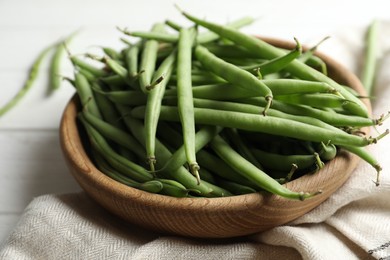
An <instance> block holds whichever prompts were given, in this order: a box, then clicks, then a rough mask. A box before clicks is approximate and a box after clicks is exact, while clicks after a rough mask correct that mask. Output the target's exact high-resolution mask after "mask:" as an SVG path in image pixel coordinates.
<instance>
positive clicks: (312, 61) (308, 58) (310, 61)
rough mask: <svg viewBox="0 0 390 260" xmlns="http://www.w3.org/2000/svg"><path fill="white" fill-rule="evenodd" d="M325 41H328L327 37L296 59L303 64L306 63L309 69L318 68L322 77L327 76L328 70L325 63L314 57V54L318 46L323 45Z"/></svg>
mask: <svg viewBox="0 0 390 260" xmlns="http://www.w3.org/2000/svg"><path fill="white" fill-rule="evenodd" d="M327 39H329V36H327V37H325V38H323V39H322V40H321V41H320V42H318V43H317V44H316V45H314V46H313V47H311V48H310V49H308V50H307V51H305V52H304V53H303V54H302V55H301V56H300V57H299V58H298V59H299V60H300V61H302V62H304V63H306V64H307V65H309V66H310V67H313V68H320V71H321V72H322V74H324V75H328V68H327V65H326V63H325V62H324V61H323V60H322V59H321V58H319V57H318V56H314V54H315V51H316V50H317V48H318V46H319V45H320V44H321V43H323V42H324V41H326V40H327Z"/></svg>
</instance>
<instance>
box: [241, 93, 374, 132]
mask: <svg viewBox="0 0 390 260" xmlns="http://www.w3.org/2000/svg"><path fill="white" fill-rule="evenodd" d="M237 101H240V102H245V103H248V104H254V105H260V106H264V105H265V102H264V101H263V99H261V98H250V99H245V100H237ZM272 107H273V108H274V109H275V110H279V111H282V112H285V113H289V114H293V115H301V116H307V117H313V118H317V119H319V120H321V121H324V122H326V123H328V124H331V125H333V126H360V127H361V126H373V125H376V124H377V123H378V122H379V121H380V120H376V119H371V118H366V117H360V116H352V115H342V114H338V113H334V112H329V111H325V110H322V109H316V108H313V107H309V106H303V105H291V104H286V103H283V102H280V101H278V100H273V102H272Z"/></svg>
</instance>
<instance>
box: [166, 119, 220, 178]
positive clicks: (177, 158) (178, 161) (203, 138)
mask: <svg viewBox="0 0 390 260" xmlns="http://www.w3.org/2000/svg"><path fill="white" fill-rule="evenodd" d="M221 131H222V128H221V127H214V126H211V127H210V126H205V127H202V128H201V129H200V130H199V131H198V132H197V133H196V134H195V152H198V151H199V150H200V149H202V148H204V147H205V146H206V145H207V144H208V143H209V142H210V141H211V140H212V139H213V138H214V136H215V135H217V134H218V133H219V132H221ZM185 162H186V154H185V146H184V145H183V146H181V147H180V148H178V149H177V150H176V151H175V152H174V153H173V155H172V157H171V158H170V159H169V160H168V161H166V163H165V164H164V166H163V167H162V168H161V169H160V170H159V171H175V170H177V169H178V168H180V167H181V166H183V164H185Z"/></svg>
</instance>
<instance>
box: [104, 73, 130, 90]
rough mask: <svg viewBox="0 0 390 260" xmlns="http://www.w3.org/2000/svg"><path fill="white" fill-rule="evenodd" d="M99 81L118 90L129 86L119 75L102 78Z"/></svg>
mask: <svg viewBox="0 0 390 260" xmlns="http://www.w3.org/2000/svg"><path fill="white" fill-rule="evenodd" d="M99 81H101V82H104V83H105V84H106V85H109V86H110V88H111V87H115V88H116V89H124V88H126V86H127V83H126V81H125V80H124V79H123V78H122V77H121V76H119V75H110V76H106V77H100V78H99Z"/></svg>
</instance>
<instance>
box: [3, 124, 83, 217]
mask: <svg viewBox="0 0 390 260" xmlns="http://www.w3.org/2000/svg"><path fill="white" fill-rule="evenodd" d="M0 147H1V149H0V166H1V171H0V178H1V182H0V214H1V212H12V213H20V212H22V211H23V209H24V208H25V207H26V206H27V204H28V203H29V202H30V201H31V199H32V198H33V197H36V196H39V195H42V194H47V193H64V192H73V191H79V190H80V188H79V186H78V185H77V183H76V182H75V181H74V179H73V177H72V176H71V175H70V174H69V171H68V169H67V167H66V165H65V162H64V160H63V157H62V153H61V150H60V146H59V140H58V134H57V131H39V130H38V131H4V130H3V131H0Z"/></svg>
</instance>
